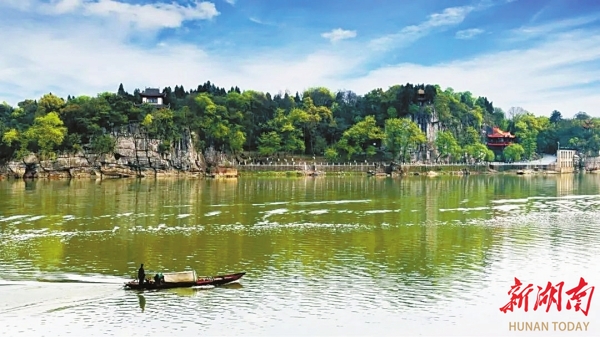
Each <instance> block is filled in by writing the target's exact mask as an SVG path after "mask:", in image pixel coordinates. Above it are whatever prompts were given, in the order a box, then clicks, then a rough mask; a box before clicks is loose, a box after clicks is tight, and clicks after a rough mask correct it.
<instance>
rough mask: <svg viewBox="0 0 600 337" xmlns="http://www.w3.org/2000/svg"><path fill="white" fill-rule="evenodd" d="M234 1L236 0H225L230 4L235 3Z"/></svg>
mask: <svg viewBox="0 0 600 337" xmlns="http://www.w3.org/2000/svg"><path fill="white" fill-rule="evenodd" d="M235 1H236V0H225V2H226V3H228V4H230V5H232V6H233V5H235Z"/></svg>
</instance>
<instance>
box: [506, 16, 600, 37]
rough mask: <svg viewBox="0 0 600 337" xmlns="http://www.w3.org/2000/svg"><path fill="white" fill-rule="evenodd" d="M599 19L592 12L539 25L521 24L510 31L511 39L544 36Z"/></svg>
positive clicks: (599, 18) (599, 17)
mask: <svg viewBox="0 0 600 337" xmlns="http://www.w3.org/2000/svg"><path fill="white" fill-rule="evenodd" d="M598 20H600V15H598V14H593V15H587V16H582V17H576V18H569V19H564V20H559V21H552V22H547V23H544V24H539V25H529V26H523V27H520V28H517V29H514V30H512V31H511V33H512V39H513V40H526V39H530V38H535V37H540V36H541V37H544V36H547V35H548V34H551V33H556V32H562V31H564V30H567V29H573V28H577V27H581V26H584V25H587V24H589V23H592V22H595V21H598Z"/></svg>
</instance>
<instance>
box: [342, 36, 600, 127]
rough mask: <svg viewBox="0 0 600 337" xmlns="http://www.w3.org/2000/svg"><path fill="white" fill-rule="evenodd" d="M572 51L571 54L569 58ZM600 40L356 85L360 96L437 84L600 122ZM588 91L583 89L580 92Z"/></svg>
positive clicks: (406, 67) (563, 39)
mask: <svg viewBox="0 0 600 337" xmlns="http://www.w3.org/2000/svg"><path fill="white" fill-rule="evenodd" d="M566 50H568V51H569V52H565V51H566ZM599 61H600V34H598V32H597V31H596V32H591V31H574V32H570V33H564V34H558V35H553V36H551V37H549V38H548V40H547V41H546V42H544V43H542V44H540V45H537V46H533V47H530V48H528V49H522V50H511V51H504V52H495V53H489V54H486V55H482V56H479V57H475V58H472V59H468V60H457V61H453V62H448V63H443V64H436V65H432V66H421V65H418V64H400V65H396V66H391V67H386V68H381V69H377V70H375V71H372V72H371V73H369V74H368V75H367V76H365V77H362V78H359V79H355V80H353V81H351V82H350V83H349V84H348V86H349V87H351V88H356V89H357V90H359V91H361V92H362V91H365V90H369V89H370V88H374V87H385V86H386V85H388V86H389V85H393V84H396V83H399V82H400V83H405V82H412V83H433V84H440V85H441V86H442V87H443V88H445V87H453V88H454V89H455V90H457V91H465V90H469V91H471V92H473V94H475V95H481V96H487V97H488V99H490V100H491V101H493V102H494V104H495V106H499V107H502V108H503V109H505V110H507V109H508V108H510V107H511V106H521V107H523V108H525V109H526V110H528V111H531V112H533V113H535V114H544V115H548V114H550V112H551V111H552V110H554V109H557V110H559V111H562V112H563V114H564V115H573V114H574V113H576V112H578V111H579V110H583V111H587V112H588V113H590V114H593V115H596V116H600V110H598V106H600V95H597V94H594V93H593V92H594V91H595V92H597V91H598V90H600V88H598V84H597V82H596V84H595V86H594V82H595V81H597V80H598V78H600V67H599V66H598V64H600V63H599ZM580 86H583V87H580Z"/></svg>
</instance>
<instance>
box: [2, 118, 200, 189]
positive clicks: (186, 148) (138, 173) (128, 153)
mask: <svg viewBox="0 0 600 337" xmlns="http://www.w3.org/2000/svg"><path fill="white" fill-rule="evenodd" d="M111 136H112V137H113V138H114V139H115V142H116V146H115V150H114V152H112V153H107V154H97V153H92V152H90V151H81V152H79V153H76V154H69V155H66V154H63V155H59V156H58V157H57V158H56V159H55V160H40V159H39V158H38V157H37V156H36V155H34V154H30V155H29V156H27V157H26V158H24V159H23V160H21V161H12V162H9V163H8V164H6V165H3V166H1V167H0V176H1V175H4V176H10V177H15V178H21V177H24V178H76V177H90V176H96V177H98V178H121V177H157V176H171V175H173V176H175V175H181V174H192V175H202V174H203V172H205V169H206V164H205V160H204V156H203V155H202V153H198V152H197V151H196V150H195V148H194V146H193V140H192V135H191V134H189V133H188V134H183V135H182V139H181V140H180V141H178V142H176V143H175V144H173V145H172V146H171V148H170V149H168V150H167V151H164V150H163V151H162V152H161V151H160V150H161V149H160V146H159V145H160V144H161V140H159V139H149V138H148V137H147V135H146V134H145V133H144V132H141V131H139V129H137V128H136V127H134V126H128V127H125V128H123V129H119V130H114V131H113V132H111Z"/></svg>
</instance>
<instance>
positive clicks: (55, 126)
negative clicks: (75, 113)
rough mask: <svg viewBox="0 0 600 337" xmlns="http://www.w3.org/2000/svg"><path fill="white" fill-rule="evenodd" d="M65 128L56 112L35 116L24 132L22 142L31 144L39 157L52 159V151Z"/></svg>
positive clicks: (60, 139)
mask: <svg viewBox="0 0 600 337" xmlns="http://www.w3.org/2000/svg"><path fill="white" fill-rule="evenodd" d="M66 134H67V128H66V127H64V124H63V122H62V120H61V119H60V118H59V117H58V114H57V113H56V112H50V113H48V114H47V115H45V116H40V117H36V118H35V120H34V122H33V125H32V126H31V127H29V128H28V129H27V131H25V133H24V138H25V142H24V144H27V145H30V146H33V148H34V149H37V150H39V151H35V150H34V152H37V154H38V155H40V157H41V159H53V158H54V157H55V156H56V153H55V152H54V151H55V149H56V147H58V146H59V145H60V144H61V143H62V142H63V140H64V138H65V135H66Z"/></svg>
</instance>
